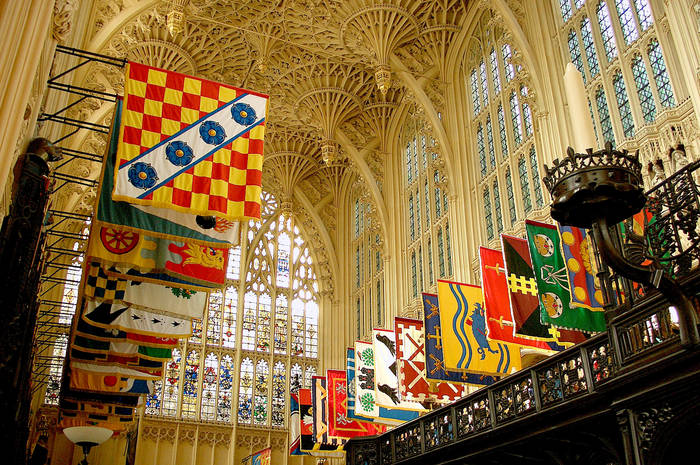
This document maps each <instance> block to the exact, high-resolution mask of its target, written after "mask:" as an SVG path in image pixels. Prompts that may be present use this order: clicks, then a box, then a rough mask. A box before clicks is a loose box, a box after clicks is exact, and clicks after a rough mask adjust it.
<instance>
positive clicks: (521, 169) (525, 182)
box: [518, 156, 532, 213]
mask: <svg viewBox="0 0 700 465" xmlns="http://www.w3.org/2000/svg"><path fill="white" fill-rule="evenodd" d="M518 177H519V178H520V194H521V196H522V199H523V209H524V210H525V213H528V212H529V211H530V210H532V199H531V198H530V178H529V177H528V175H527V165H526V164H525V157H524V156H523V157H520V160H518Z"/></svg>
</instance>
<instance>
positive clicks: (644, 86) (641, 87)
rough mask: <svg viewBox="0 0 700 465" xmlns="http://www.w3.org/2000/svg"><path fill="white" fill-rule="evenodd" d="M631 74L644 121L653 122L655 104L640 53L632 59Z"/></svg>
mask: <svg viewBox="0 0 700 465" xmlns="http://www.w3.org/2000/svg"><path fill="white" fill-rule="evenodd" d="M632 75H633V76H634V83H635V84H636V85H637V95H639V103H640V105H641V106H642V115H643V116H644V121H646V122H647V123H653V122H654V120H655V119H656V104H655V103H654V95H653V94H652V93H651V86H650V85H649V77H648V76H647V70H646V67H645V66H644V60H642V57H641V56H640V55H637V56H635V57H634V58H633V59H632Z"/></svg>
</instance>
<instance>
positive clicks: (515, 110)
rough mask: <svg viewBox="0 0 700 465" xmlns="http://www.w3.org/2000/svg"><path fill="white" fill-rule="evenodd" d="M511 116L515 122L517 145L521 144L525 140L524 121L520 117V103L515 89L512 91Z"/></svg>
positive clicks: (514, 132) (514, 129) (514, 131)
mask: <svg viewBox="0 0 700 465" xmlns="http://www.w3.org/2000/svg"><path fill="white" fill-rule="evenodd" d="M510 117H511V119H512V122H513V140H514V141H515V145H520V144H521V143H522V141H523V122H522V119H520V103H519V102H518V94H516V93H515V91H513V92H511V93H510Z"/></svg>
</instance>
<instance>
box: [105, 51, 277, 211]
mask: <svg viewBox="0 0 700 465" xmlns="http://www.w3.org/2000/svg"><path fill="white" fill-rule="evenodd" d="M267 100H268V97H267V95H263V94H259V93H256V92H252V91H249V90H244V89H238V88H235V87H232V86H229V85H226V84H221V83H217V82H212V81H208V80H205V79H199V78H195V77H191V76H186V75H184V74H180V73H175V72H172V71H166V70H162V69H158V68H154V67H151V66H146V65H141V64H138V63H131V62H130V63H128V64H127V66H126V81H125V84H124V117H123V119H122V122H123V124H122V128H121V131H120V136H119V148H118V151H117V164H116V167H117V169H116V173H115V176H114V177H115V186H114V193H113V198H114V200H123V201H126V202H129V203H134V204H141V205H150V206H153V207H160V208H170V209H173V210H179V211H183V212H188V213H192V214H196V215H215V216H220V217H223V218H226V219H229V220H243V219H259V218H260V194H261V191H262V189H261V181H262V164H263V138H264V134H265V125H264V123H265V117H266V112H267Z"/></svg>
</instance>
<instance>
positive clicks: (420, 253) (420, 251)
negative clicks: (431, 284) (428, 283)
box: [416, 245, 424, 295]
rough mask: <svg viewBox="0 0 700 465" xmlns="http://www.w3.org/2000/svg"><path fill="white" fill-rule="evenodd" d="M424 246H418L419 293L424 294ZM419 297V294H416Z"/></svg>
mask: <svg viewBox="0 0 700 465" xmlns="http://www.w3.org/2000/svg"><path fill="white" fill-rule="evenodd" d="M423 282H424V281H423V246H421V245H418V291H419V292H423ZM416 295H418V294H416Z"/></svg>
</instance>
